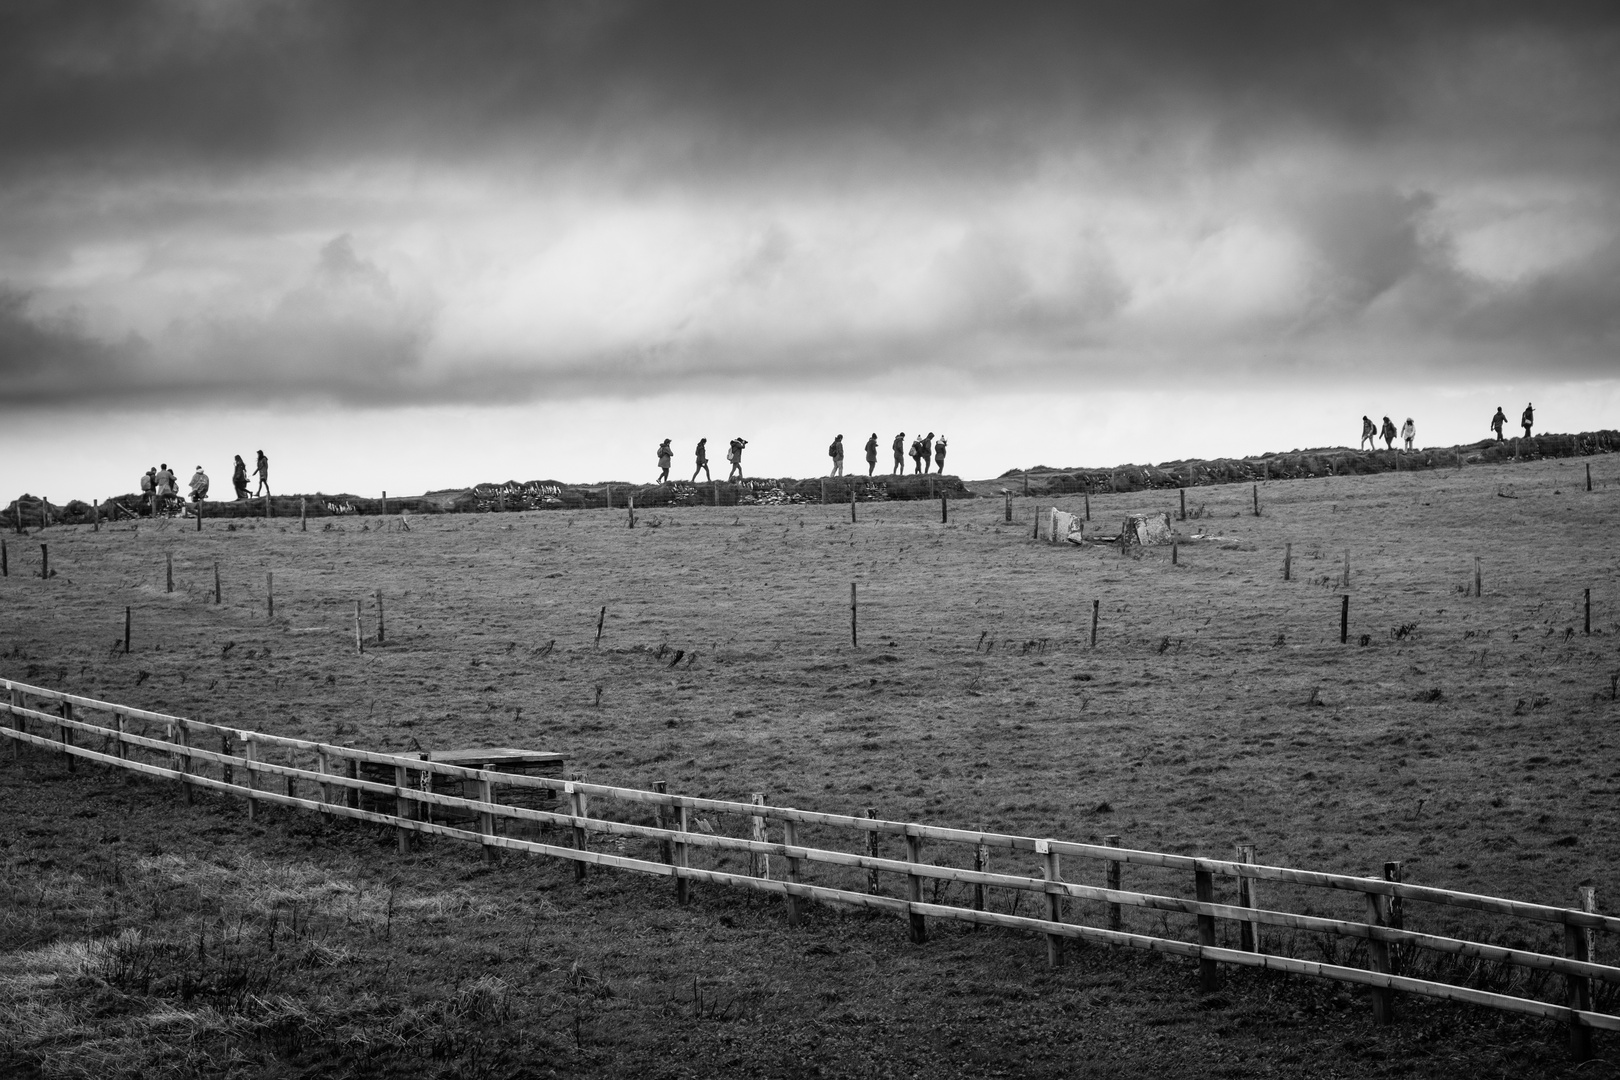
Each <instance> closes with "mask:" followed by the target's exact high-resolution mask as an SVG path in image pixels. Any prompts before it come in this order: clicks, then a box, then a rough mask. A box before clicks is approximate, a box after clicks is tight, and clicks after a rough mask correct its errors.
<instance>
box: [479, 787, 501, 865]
mask: <svg viewBox="0 0 1620 1080" xmlns="http://www.w3.org/2000/svg"><path fill="white" fill-rule="evenodd" d="M483 769H484V772H486V773H490V772H494V771H495V765H494V763H493V762H485V763H484V766H483ZM478 801H479V802H483V803H489V804H491V805H493V804H494V802H495V783H494V781H492V780H491V779H490V778H489V777H488V776H482V777H479V779H478ZM478 831H479V832H480V833H482V834H483V835H484V836H485V837H488V838H489V839H494V837H495V814H494V813H493V812H492V811H489V810H481V811H479V813H478ZM499 858H500V848H498V847H496V846H495V845H494V844H492V843H489V842H488V840H486V841H485V843H484V862H485V864H486V865H490V866H493V865H494V864H495V863H496V862H497V861H498V860H499Z"/></svg>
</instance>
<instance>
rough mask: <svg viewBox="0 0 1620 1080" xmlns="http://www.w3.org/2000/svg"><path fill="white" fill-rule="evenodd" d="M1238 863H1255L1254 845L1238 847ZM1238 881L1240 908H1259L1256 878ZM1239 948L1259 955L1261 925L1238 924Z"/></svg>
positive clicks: (1252, 923)
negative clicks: (1256, 894) (1255, 884)
mask: <svg viewBox="0 0 1620 1080" xmlns="http://www.w3.org/2000/svg"><path fill="white" fill-rule="evenodd" d="M1237 861H1238V862H1240V863H1252V862H1254V845H1253V844H1239V845H1238V846H1237ZM1237 881H1238V906H1239V907H1246V908H1252V907H1259V906H1260V904H1259V902H1258V900H1257V899H1256V897H1255V888H1254V878H1251V877H1239V878H1238V879H1237ZM1238 948H1240V949H1242V950H1243V951H1244V952H1255V953H1257V952H1259V951H1260V924H1259V923H1257V922H1255V921H1253V920H1252V919H1251V920H1249V921H1247V922H1242V923H1239V924H1238Z"/></svg>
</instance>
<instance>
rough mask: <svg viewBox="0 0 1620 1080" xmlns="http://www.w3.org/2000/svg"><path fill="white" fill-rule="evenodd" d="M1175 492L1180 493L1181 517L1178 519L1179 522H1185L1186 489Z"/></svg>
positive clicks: (1178, 489)
mask: <svg viewBox="0 0 1620 1080" xmlns="http://www.w3.org/2000/svg"><path fill="white" fill-rule="evenodd" d="M1176 490H1177V491H1179V492H1180V493H1181V517H1180V519H1179V520H1181V521H1186V520H1187V489H1186V488H1177V489H1176Z"/></svg>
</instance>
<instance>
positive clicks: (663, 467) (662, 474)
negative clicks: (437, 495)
mask: <svg viewBox="0 0 1620 1080" xmlns="http://www.w3.org/2000/svg"><path fill="white" fill-rule="evenodd" d="M1408 423H1410V421H1408ZM747 445H748V440H747V439H744V438H742V437H741V436H739V437H737V438H735V439H732V440H731V445H730V446H729V447H728V448H727V450H726V460H727V461H728V462H730V463H731V472H730V473H729V474H728V475H727V476H726V479H727V480H728V481H729V480H741V479H742V474H743V471H742V454H743V448H744V447H746V446H747ZM892 449H893V450H894V472H895V474H897V475H900V474H904V473H905V471H906V455H907V454H910V456H911V462H912V469H913V471H914V472H916V473H919V474H921V473H926V472H928V471H929V470H930V468H931V467H932V468H934V469H937V471H938V472H940V473H944V472H945V436H943V435H941V436H939V437H938V438H937V439H936V438H935V437H934V433H933V432H932V431H930V432H929V433H928V434H927V435H919V436H917V437H916V438H914V439H912V440H911V444H910V446H909V448H908V447H907V444H906V433H905V432H903V431H902V432H901V433H900V434H898V435H896V436H895V437H894V443H893V445H892ZM695 453H696V457H697V467H696V468H695V469H693V470H692V481H693V482H694V483H695V482H696V481H697V478H698V474H700V473H701V474H702V475H703V478H704V479H705V480H713V479H714V477H713V476H711V475H710V474H709V440H708V439H699V440H698V444H697V450H696V452H695ZM827 456H828V457H830V458H832V473H831V475H833V476H843V475H844V437H843V435H836V436H834V437H833V441H832V443H831V445H829V446H828V447H827ZM261 457H262V455H261ZM877 459H878V435H877V432H875V431H874V432H872V435H871V437H870V438H868V439H867V440H866V475H867V476H871V475H872V474H873V473H874V472H875V471H876V470H877ZM240 460H241V459H238V461H240ZM674 460H675V451H674V450H673V449H672V448H671V446H670V440H669V439H665V440H664V441H663V442H661V443H659V444H658V480H657V483H660V484H667V483H669V466H670V463H671V462H672V461H674Z"/></svg>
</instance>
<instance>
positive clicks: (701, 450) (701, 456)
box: [692, 439, 714, 484]
mask: <svg viewBox="0 0 1620 1080" xmlns="http://www.w3.org/2000/svg"><path fill="white" fill-rule="evenodd" d="M698 473H702V474H703V479H705V480H713V479H714V477H712V476H710V475H709V440H708V439H699V440H698V444H697V468H695V469H693V470H692V482H693V483H694V484H695V483H697V474H698Z"/></svg>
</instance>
